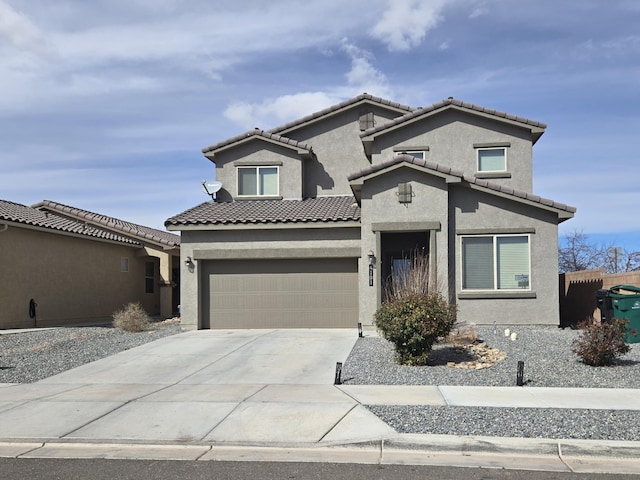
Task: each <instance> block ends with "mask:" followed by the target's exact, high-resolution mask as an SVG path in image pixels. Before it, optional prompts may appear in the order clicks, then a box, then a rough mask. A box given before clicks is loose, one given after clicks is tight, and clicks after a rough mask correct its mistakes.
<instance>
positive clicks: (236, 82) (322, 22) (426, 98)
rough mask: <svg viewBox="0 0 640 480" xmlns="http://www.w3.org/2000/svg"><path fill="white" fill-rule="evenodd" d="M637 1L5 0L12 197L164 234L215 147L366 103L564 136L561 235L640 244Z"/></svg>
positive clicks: (551, 177) (547, 181)
mask: <svg viewBox="0 0 640 480" xmlns="http://www.w3.org/2000/svg"><path fill="white" fill-rule="evenodd" d="M638 25H640V2H638V1H636V0H609V1H607V2H603V1H601V0H580V1H562V0H560V1H558V0H553V1H551V0H536V1H528V0H396V1H388V0H336V1H334V0H305V1H304V2H302V1H300V0H292V1H289V0H283V1H278V0H274V1H272V2H263V1H258V0H234V1H227V0H126V1H125V0H92V1H90V2H80V1H77V0H57V1H55V2H51V1H50V0H0V145H1V148H0V165H1V166H2V169H1V171H0V198H2V199H5V200H11V201H14V202H18V203H23V204H27V205H30V204H33V203H36V202H38V201H40V200H43V199H48V200H54V201H58V202H61V203H66V204H69V205H72V206H75V207H78V208H83V209H86V210H91V211H95V212H99V213H102V214H105V215H110V216H114V217H118V218H122V219H124V220H128V221H132V222H135V223H140V224H143V225H148V226H151V227H156V228H163V224H164V220H166V219H167V218H168V217H170V216H172V215H175V214H177V213H180V212H182V211H184V210H186V209H187V208H190V207H192V206H194V205H197V204H199V203H201V202H203V201H205V200H206V199H207V198H206V197H205V196H204V194H203V193H202V192H201V190H200V182H201V181H202V180H203V179H207V180H213V179H214V167H213V164H211V163H210V162H209V161H208V160H207V159H205V158H204V157H203V156H202V154H201V148H202V147H205V146H207V145H210V144H213V143H217V142H219V141H221V140H224V139H226V138H228V137H231V136H234V135H236V134H238V133H242V132H244V131H245V130H248V129H251V128H254V127H260V128H265V129H268V128H271V127H274V126H277V125H280V124H282V123H285V122H287V121H289V120H293V119H295V118H298V117H300V116H304V115H306V114H309V113H312V112H314V111H317V110H319V109H322V108H325V107H327V106H329V105H332V104H334V103H337V102H340V101H342V100H345V99H347V98H351V97H353V96H356V95H358V94H360V93H363V92H367V93H371V94H373V95H377V96H381V97H384V98H388V99H390V100H394V101H398V102H401V103H405V104H409V105H411V106H414V107H418V106H426V105H430V104H432V103H434V102H438V101H440V100H442V99H444V98H446V97H449V96H453V97H456V98H459V99H462V100H464V101H468V102H472V103H476V104H479V105H482V106H486V107H490V108H495V109H497V110H502V111H506V112H508V113H512V114H516V115H520V116H524V117H528V118H531V119H535V120H538V121H541V122H544V123H546V124H547V125H548V128H547V131H546V133H545V134H544V135H543V136H542V138H541V139H540V140H539V141H538V143H537V144H536V145H535V147H534V193H536V194H538V195H541V196H544V197H548V198H551V199H553V200H556V201H559V202H563V203H567V204H570V205H573V206H575V207H577V208H578V213H577V214H576V216H575V218H574V219H573V220H570V221H568V222H565V223H563V224H561V226H560V233H561V235H565V234H567V233H570V232H572V231H582V232H584V233H586V234H587V235H589V237H591V238H592V239H593V240H594V241H598V242H603V243H607V244H611V243H615V244H616V245H621V246H623V247H625V248H627V249H629V250H640V225H639V224H638V210H639V208H640V175H639V174H638V170H639V167H638V165H639V163H640V162H639V158H638V156H639V155H638V148H637V145H636V139H637V138H638V132H640V91H639V85H640V31H639V30H638Z"/></svg>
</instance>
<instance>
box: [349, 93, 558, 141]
mask: <svg viewBox="0 0 640 480" xmlns="http://www.w3.org/2000/svg"><path fill="white" fill-rule="evenodd" d="M450 105H453V106H456V107H462V108H466V109H468V110H474V111H476V112H480V113H486V114H488V115H493V116H495V117H499V118H503V119H506V120H512V121H514V122H518V123H523V124H525V125H529V126H531V127H536V128H541V129H545V128H547V125H546V124H544V123H542V122H538V121H536V120H531V119H528V118H524V117H519V116H517V115H511V114H510V113H505V112H500V111H498V110H494V109H492V108H485V107H482V106H480V105H475V104H473V103H468V102H463V101H462V100H458V99H456V98H453V97H449V98H446V99H444V100H442V101H440V102H437V103H434V104H433V105H429V106H428V107H421V108H416V109H412V111H411V112H410V113H407V114H405V115H402V116H401V117H398V118H395V119H394V120H392V121H390V122H388V123H384V124H382V125H379V126H377V127H373V128H370V129H369V130H366V131H364V132H362V133H361V134H360V136H361V137H368V136H370V135H373V134H375V133H378V132H381V131H383V130H386V129H388V128H392V127H395V126H396V125H400V124H402V123H404V122H407V121H409V120H412V119H414V118H418V117H420V116H422V115H424V114H427V113H431V112H435V111H436V110H439V109H442V108H447V107H449V106H450Z"/></svg>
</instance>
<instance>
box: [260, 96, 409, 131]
mask: <svg viewBox="0 0 640 480" xmlns="http://www.w3.org/2000/svg"><path fill="white" fill-rule="evenodd" d="M364 100H369V101H371V102H374V103H378V104H380V105H383V106H385V107H391V108H394V109H396V110H404V111H406V112H412V111H413V110H414V108H413V107H410V106H408V105H402V104H401V103H397V102H392V101H391V100H386V99H384V98H380V97H375V96H373V95H369V94H368V93H363V94H361V95H358V96H357V97H353V98H350V99H349V100H345V101H344V102H340V103H338V104H336V105H333V106H331V107H328V108H325V109H324V110H320V111H318V112H315V113H312V114H310V115H307V116H305V117H302V118H299V119H297V120H294V121H292V122H289V123H285V124H284V125H280V126H279V127H276V128H272V129H271V130H269V131H270V132H273V133H278V132H282V131H284V130H289V129H291V128H294V127H297V126H298V125H303V124H305V123H308V122H311V121H313V120H315V119H317V118H320V117H324V116H325V115H329V114H331V113H334V112H337V111H340V110H342V109H344V108H347V107H349V106H351V105H354V104H356V103H359V102H362V101H364Z"/></svg>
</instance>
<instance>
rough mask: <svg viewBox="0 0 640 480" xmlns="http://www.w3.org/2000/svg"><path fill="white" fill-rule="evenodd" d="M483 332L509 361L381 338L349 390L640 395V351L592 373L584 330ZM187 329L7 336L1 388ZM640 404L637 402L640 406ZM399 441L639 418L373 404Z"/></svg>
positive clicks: (629, 424)
mask: <svg viewBox="0 0 640 480" xmlns="http://www.w3.org/2000/svg"><path fill="white" fill-rule="evenodd" d="M505 328H506V327H499V328H496V329H495V330H494V328H493V327H479V328H478V333H479V337H480V338H481V339H482V340H484V343H485V344H486V345H488V346H489V347H492V348H494V349H497V350H499V351H500V352H504V353H505V354H506V358H504V359H503V360H500V361H498V362H497V363H495V364H494V365H492V366H490V367H488V368H480V369H463V368H456V367H460V366H461V365H463V364H464V362H467V365H468V364H469V361H471V360H472V359H471V358H468V357H466V356H465V355H464V354H463V352H460V351H459V350H455V349H452V347H451V346H447V345H439V346H437V347H436V348H435V350H434V352H433V354H432V365H429V366H426V367H404V366H399V365H397V364H396V363H395V361H394V352H393V347H392V345H391V344H389V343H388V342H387V341H386V340H384V339H382V338H379V337H377V336H365V338H361V339H358V341H357V342H356V345H355V347H354V349H353V351H352V352H351V354H350V356H349V358H348V359H347V360H346V362H345V363H344V365H343V370H342V379H343V381H344V383H345V384H351V385H355V384H371V385H489V386H514V387H515V384H516V368H517V363H518V361H520V360H521V361H524V362H525V363H524V365H525V367H524V380H525V382H526V385H525V386H523V387H518V388H531V387H582V388H586V387H590V388H637V389H640V344H632V345H631V351H630V352H629V353H628V354H626V355H625V356H623V357H622V358H621V359H620V360H619V361H618V362H617V363H616V364H615V365H613V366H610V367H590V366H587V365H584V364H583V363H582V362H580V360H579V358H578V357H577V356H576V355H575V354H574V353H573V352H571V344H572V342H573V340H574V339H576V338H577V337H578V334H579V332H577V331H575V330H570V329H565V330H562V329H559V328H557V327H553V326H510V327H509V328H510V330H511V331H512V332H515V333H516V334H517V339H516V340H515V341H512V340H511V339H510V338H509V337H505V335H504V333H503V332H504V329H505ZM180 331H181V328H180V325H179V323H178V322H177V320H169V321H164V322H154V323H153V324H152V328H151V329H150V330H148V331H145V332H139V333H131V332H125V331H122V330H118V329H115V328H113V327H110V326H104V327H68V328H56V329H50V330H44V329H43V330H39V331H32V332H24V333H19V334H7V335H0V383H31V382H36V381H38V380H41V379H43V378H47V377H49V376H51V375H55V374H57V373H61V372H63V371H65V370H68V369H70V368H74V367H77V366H80V365H83V364H85V363H88V362H92V361H94V360H98V359H100V358H103V357H107V356H109V355H113V354H115V353H118V352H120V351H123V350H127V349H129V348H133V347H136V346H139V345H142V344H144V343H147V342H151V341H153V340H157V339H159V338H162V337H165V336H168V335H174V334H176V333H179V332H180ZM638 401H639V402H640V398H639V399H638ZM368 408H369V409H370V410H371V411H372V412H373V413H375V414H376V415H377V416H378V417H380V418H381V419H382V420H384V421H385V422H387V423H388V424H389V425H391V426H392V427H393V428H395V429H396V430H397V431H399V432H402V433H434V434H457V435H489V436H517V437H539V438H583V439H607V440H636V441H640V412H636V411H609V410H577V409H576V410H570V409H554V410H549V409H544V410H543V409H531V408H487V407H442V406H425V407H422V406H402V405H401V406H369V407H368Z"/></svg>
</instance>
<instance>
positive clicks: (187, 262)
mask: <svg viewBox="0 0 640 480" xmlns="http://www.w3.org/2000/svg"><path fill="white" fill-rule="evenodd" d="M184 264H185V265H186V266H187V267H193V260H192V259H191V257H187V258H185V260H184Z"/></svg>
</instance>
